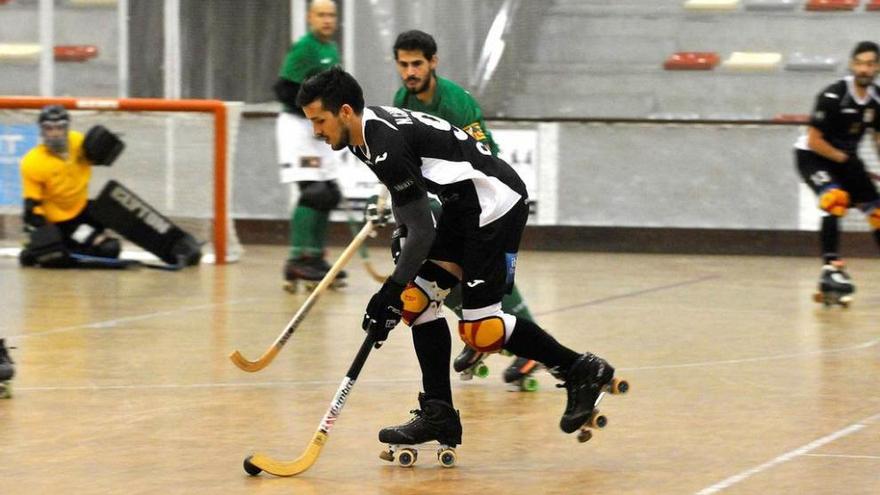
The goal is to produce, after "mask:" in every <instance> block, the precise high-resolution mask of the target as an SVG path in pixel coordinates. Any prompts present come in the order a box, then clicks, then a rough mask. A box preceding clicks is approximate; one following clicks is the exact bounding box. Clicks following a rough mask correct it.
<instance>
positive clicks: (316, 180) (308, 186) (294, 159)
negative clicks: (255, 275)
mask: <svg viewBox="0 0 880 495" xmlns="http://www.w3.org/2000/svg"><path fill="white" fill-rule="evenodd" d="M308 23H309V33H308V34H306V35H305V36H303V37H301V38H300V39H298V40H297V41H296V42H295V43H294V44H293V45H292V46H291V47H290V49H289V50H288V52H287V55H286V56H285V57H284V63H283V65H282V66H281V71H280V74H279V78H278V82H277V83H275V86H274V89H275V94H276V95H277V97H278V100H279V101H281V103H282V105H283V111H282V112H281V113H279V114H278V120H277V123H276V127H275V132H276V142H277V145H278V163H280V164H281V182H282V183H291V184H292V187H291V197H298V199H297V203H296V204H295V205H294V206H293V208H292V211H291V215H290V252H289V255H288V259H287V262H286V263H285V265H284V278H285V280H286V281H287V282H288V284H289V285H288V286H289V287H293V288H295V287H296V285H295V284H294V283H293V282H294V281H295V280H296V279H304V280H321V279H322V278H324V275H325V274H326V273H327V271H328V270H329V268H330V266H329V264H328V263H327V261H326V260H325V259H324V244H325V240H326V237H327V226H328V219H329V216H330V211H331V210H332V209H333V208H335V207H336V206H337V205H338V204H339V201H340V199H341V197H342V195H341V193H340V191H339V186H338V185H337V184H336V177H337V174H338V171H337V168H338V164H339V161H340V160H342V156H343V153H345V152H335V151H333V150H331V149H329V148H328V147H327V146H324V143H322V142H321V141H320V140H318V139H316V138H315V137H314V135H313V133H312V127H311V124H310V123H309V121H308V120H306V119H305V117H304V116H303V113H302V110H301V109H300V108H299V107H297V105H296V93H297V92H298V91H299V87H300V85H301V84H302V82H303V81H305V80H306V79H307V78H309V77H310V76H313V75H315V74H317V73H319V72H322V71H324V70H327V69H329V68H331V67H334V66H336V65H339V49H338V48H337V46H336V43H335V42H334V41H333V36H334V35H335V34H336V30H337V16H336V3H335V2H333V1H332V0H313V1H312V2H311V4H310V5H309V15H308ZM343 278H345V273H344V272H340V274H339V276H337V280H338V281H341V279H343Z"/></svg>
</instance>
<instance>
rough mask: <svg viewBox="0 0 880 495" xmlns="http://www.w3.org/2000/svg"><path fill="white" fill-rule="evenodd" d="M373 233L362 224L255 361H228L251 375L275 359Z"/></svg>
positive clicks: (232, 356)
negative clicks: (300, 305)
mask: <svg viewBox="0 0 880 495" xmlns="http://www.w3.org/2000/svg"><path fill="white" fill-rule="evenodd" d="M372 231H373V222H367V223H365V224H364V226H363V228H361V231H360V232H358V234H357V235H356V236H355V237H354V239H352V241H351V243H350V244H349V245H348V247H346V248H345V251H343V252H342V254H341V255H339V259H337V260H336V263H333V266H331V267H330V270H329V271H328V272H327V274H326V275H324V278H323V279H321V282H320V283H319V284H318V286H317V287H316V288H315V290H314V291H312V293H311V294H310V295H309V297H308V299H306V302H304V303H303V305H302V307H301V308H299V311H297V312H296V314H295V315H293V318H292V319H291V320H290V322H289V323H288V324H287V327H285V328H284V331H282V332H281V335H279V336H278V338H277V339H275V342H273V343H272V346H271V347H269V349H268V350H266V352H265V353H263V355H262V356H260V358H259V359H257V360H256V361H251V360H249V359H247V358H246V357H244V356H243V355H242V354H241V353H240V352H238V351H233V352H232V354H230V355H229V359H231V360H232V362H233V363H235V365H236V366H238V367H239V368H241V369H243V370H244V371H249V372H251V373H253V372H255V371H260V370H261V369H263V368H265V367H266V366H268V365H269V363H271V362H272V360H273V359H275V356H276V355H277V354H278V352H279V351H281V348H282V347H284V344H286V343H287V340H288V339H289V338H290V336H291V335H293V332H294V331H296V329H297V327H299V325H300V323H302V321H303V319H305V317H306V314H308V312H309V310H310V309H312V306H313V305H314V304H315V301H317V300H318V298H319V297H321V294H323V293H324V291H325V290H327V287H329V286H330V284H331V283H333V281H334V280H335V279H336V275H337V274H338V273H339V271H340V270H342V267H344V266H345V265H346V264H347V263H348V261H349V260H350V259H351V257H352V256H353V255H354V252H355V251H357V249H358V248H359V247H360V245H361V244H363V243H364V241H365V240H366V239H367V237H369V235H370V232H372Z"/></svg>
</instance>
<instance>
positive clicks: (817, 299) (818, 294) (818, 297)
mask: <svg viewBox="0 0 880 495" xmlns="http://www.w3.org/2000/svg"><path fill="white" fill-rule="evenodd" d="M813 301H815V302H817V303H825V296H824V295H823V294H822V293H821V292H816V293H814V294H813Z"/></svg>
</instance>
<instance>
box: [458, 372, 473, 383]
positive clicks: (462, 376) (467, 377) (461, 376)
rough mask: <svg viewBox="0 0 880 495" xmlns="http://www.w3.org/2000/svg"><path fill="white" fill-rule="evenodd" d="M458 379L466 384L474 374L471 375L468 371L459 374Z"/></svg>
mask: <svg viewBox="0 0 880 495" xmlns="http://www.w3.org/2000/svg"><path fill="white" fill-rule="evenodd" d="M458 378H459V379H460V380H461V381H463V382H466V381H470V380H473V378H474V374H473V373H471V372H470V371H462V372H461V373H459V374H458Z"/></svg>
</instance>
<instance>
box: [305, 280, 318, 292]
mask: <svg viewBox="0 0 880 495" xmlns="http://www.w3.org/2000/svg"><path fill="white" fill-rule="evenodd" d="M319 283H320V282H313V281H311V280H310V281H308V282H305V283H304V284H303V285H305V286H306V290H307V291H309V292H312V291H314V290H315V289H316V288H317V287H318V284H319Z"/></svg>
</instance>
